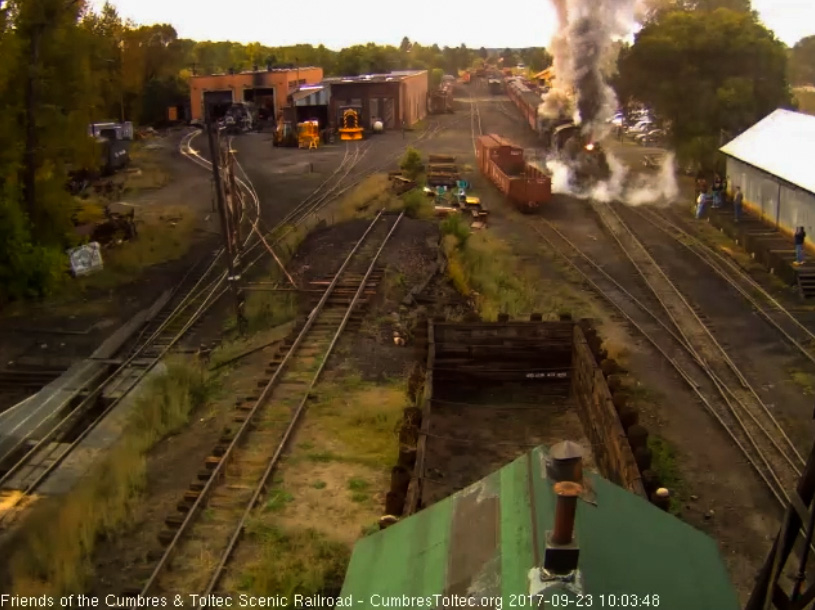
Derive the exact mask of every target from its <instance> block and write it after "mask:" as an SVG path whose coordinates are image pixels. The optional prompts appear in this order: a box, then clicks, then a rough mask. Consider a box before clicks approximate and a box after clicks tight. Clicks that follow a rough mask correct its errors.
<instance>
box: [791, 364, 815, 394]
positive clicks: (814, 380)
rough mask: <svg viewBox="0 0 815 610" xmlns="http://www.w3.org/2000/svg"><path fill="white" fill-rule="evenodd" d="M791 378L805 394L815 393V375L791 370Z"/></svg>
mask: <svg viewBox="0 0 815 610" xmlns="http://www.w3.org/2000/svg"><path fill="white" fill-rule="evenodd" d="M790 378H791V379H792V381H793V383H795V384H796V385H797V386H799V387H800V388H801V390H802V391H803V393H804V395H805V396H812V395H815V375H812V374H811V373H806V372H804V371H798V370H792V371H790Z"/></svg>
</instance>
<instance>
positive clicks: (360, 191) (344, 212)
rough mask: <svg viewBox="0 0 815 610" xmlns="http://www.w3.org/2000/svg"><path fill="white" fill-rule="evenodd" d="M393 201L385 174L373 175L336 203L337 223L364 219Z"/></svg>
mask: <svg viewBox="0 0 815 610" xmlns="http://www.w3.org/2000/svg"><path fill="white" fill-rule="evenodd" d="M393 199H394V196H393V193H392V192H391V190H390V181H389V180H388V176H387V174H373V175H371V176H368V177H367V178H365V180H363V181H362V182H360V183H359V184H358V185H357V186H356V187H355V188H354V189H352V190H351V191H350V192H349V193H348V194H347V195H345V196H344V197H343V198H342V199H341V200H340V202H339V203H338V206H337V208H338V211H337V218H336V220H337V221H338V222H340V221H343V220H350V219H352V218H364V217H366V216H370V215H371V213H373V212H378V211H379V210H380V209H382V208H385V207H388V206H389V204H390V203H391V202H392V200H393Z"/></svg>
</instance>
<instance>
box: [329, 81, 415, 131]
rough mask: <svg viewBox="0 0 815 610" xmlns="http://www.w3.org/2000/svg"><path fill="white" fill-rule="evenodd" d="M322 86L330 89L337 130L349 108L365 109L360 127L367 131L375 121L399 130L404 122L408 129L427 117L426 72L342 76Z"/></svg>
mask: <svg viewBox="0 0 815 610" xmlns="http://www.w3.org/2000/svg"><path fill="white" fill-rule="evenodd" d="M323 84H324V85H329V86H330V87H331V101H330V107H329V116H330V121H331V123H332V125H334V126H338V125H339V124H340V122H341V115H342V108H345V107H348V106H356V107H359V108H361V109H362V110H361V117H360V119H361V122H362V125H361V126H362V127H363V128H365V129H366V130H367V129H371V127H372V126H373V121H374V120H375V119H380V120H382V122H383V124H384V127H385V129H398V128H400V127H401V125H402V122H403V121H404V123H405V125H406V126H408V127H409V126H411V125H414V124H415V123H417V122H418V121H420V120H421V119H423V118H424V117H425V116H427V88H428V73H427V70H408V71H403V72H391V73H390V74H365V75H362V76H339V77H336V78H327V79H325V80H324V81H323Z"/></svg>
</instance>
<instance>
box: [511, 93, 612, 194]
mask: <svg viewBox="0 0 815 610" xmlns="http://www.w3.org/2000/svg"><path fill="white" fill-rule="evenodd" d="M507 95H508V96H509V98H510V100H511V101H512V103H513V104H514V105H515V107H516V108H517V109H518V111H519V112H520V113H521V116H522V117H523V118H524V120H525V121H526V122H527V123H528V124H529V127H530V129H532V130H533V131H534V132H535V133H537V134H538V136H539V138H540V140H541V143H542V145H543V148H544V149H545V150H547V151H549V152H550V153H551V154H553V155H556V156H558V157H560V158H561V159H563V160H564V161H566V162H567V163H568V164H569V166H570V167H571V168H572V170H573V171H572V180H573V184H574V186H577V187H586V186H590V185H591V184H592V183H595V182H598V181H602V180H608V178H609V177H610V176H611V169H610V167H609V165H608V161H607V160H606V155H605V152H604V151H603V149H602V147H601V146H600V145H599V144H598V143H597V142H594V141H593V140H592V138H591V136H587V135H586V134H584V133H583V132H582V130H581V128H580V126H579V125H577V124H575V123H574V121H572V120H571V119H569V118H558V119H546V118H543V117H541V116H540V115H539V114H538V107H539V106H540V105H541V103H542V101H543V100H542V98H541V95H540V94H539V93H535V92H533V91H532V90H531V89H530V88H529V87H527V86H526V85H525V84H524V83H523V82H522V81H521V80H520V79H512V80H510V81H508V83H507Z"/></svg>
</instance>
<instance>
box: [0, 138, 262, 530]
mask: <svg viewBox="0 0 815 610" xmlns="http://www.w3.org/2000/svg"><path fill="white" fill-rule="evenodd" d="M185 144H186V145H188V141H186V142H185V139H182V143H181V152H182V154H184V153H185V149H184V147H185ZM185 156H186V155H185ZM199 165H200V163H199ZM210 167H211V166H210ZM240 184H241V188H243V189H244V191H245V192H246V193H247V194H248V196H249V197H250V198H251V199H252V202H253V204H254V205H253V206H252V207H251V208H248V207H246V206H245V205H244V207H243V212H242V221H243V220H245V219H246V217H247V210H248V209H253V210H254V211H255V218H254V219H253V220H252V225H253V226H255V225H256V224H257V222H258V219H259V200H258V198H257V195H256V193H255V192H254V189H253V188H252V187H251V186H250V185H249V184H247V183H245V182H243V181H241V183H240ZM243 203H244V204H245V202H243ZM251 238H252V235H250V236H249V237H248V238H247V242H248V240H250V239H251ZM223 255H224V250H223V249H222V248H221V249H218V250H216V251H215V252H214V253H212V254H207V255H205V256H203V257H201V258H200V259H199V260H198V261H197V262H196V263H195V264H194V265H193V266H192V267H191V268H190V269H189V270H188V271H187V273H186V274H185V276H184V277H183V278H182V279H181V281H180V282H179V283H178V285H177V286H176V288H175V289H174V290H173V292H172V293H171V294H170V295H169V298H168V299H167V302H166V303H165V304H164V305H163V306H162V307H161V308H160V309H159V310H158V311H157V312H155V315H154V317H153V318H152V319H151V320H150V321H148V323H147V324H146V325H145V326H144V327H143V328H142V329H141V332H140V333H139V334H138V335H137V336H136V337H135V338H134V339H132V340H131V341H130V344H129V345H127V346H125V347H123V348H122V349H120V350H119V357H117V358H114V359H111V360H104V361H100V362H93V363H92V364H91V366H95V368H93V369H90V370H88V372H87V374H85V373H83V377H82V379H81V381H80V380H78V381H77V382H76V384H77V385H79V386H81V387H78V388H76V391H75V392H73V393H72V396H71V397H69V398H67V399H63V400H62V401H61V402H59V403H56V404H48V403H46V406H47V407H48V409H49V410H50V415H49V416H47V417H45V418H43V420H42V421H41V422H39V424H38V425H37V427H36V429H35V430H34V432H35V433H36V432H37V431H38V430H39V431H41V432H40V433H39V435H38V439H37V440H36V441H33V442H32V441H31V440H30V438H29V437H27V436H21V437H20V438H19V439H18V440H17V442H15V443H13V444H7V445H5V446H4V447H2V449H0V467H2V471H0V472H2V474H0V500H2V502H0V504H2V506H3V510H2V512H0V528H3V527H5V526H7V525H9V524H10V522H11V521H12V520H13V518H14V517H15V516H16V515H17V513H18V511H19V508H20V507H21V506H23V505H24V501H25V500H26V499H27V498H30V497H31V496H32V495H33V494H34V493H35V492H36V491H37V489H38V488H39V487H40V486H41V485H42V484H43V483H44V482H45V480H46V479H47V478H48V476H49V475H50V474H51V473H52V472H53V471H54V470H55V469H56V468H57V467H58V466H59V465H60V464H61V463H62V462H63V461H64V460H65V459H66V458H67V457H68V456H69V455H70V454H71V453H72V452H73V450H74V449H76V447H78V446H79V445H80V443H82V441H83V440H84V439H85V438H86V437H87V436H88V434H90V433H91V431H92V430H93V429H94V428H95V427H96V426H97V425H98V424H99V423H100V422H101V421H102V420H103V419H104V418H105V417H107V416H108V415H109V414H110V412H111V411H113V409H115V408H116V407H117V406H118V405H119V404H120V403H121V401H122V400H123V399H124V398H125V397H126V396H127V395H128V393H129V392H130V391H131V390H132V389H133V388H134V387H135V386H136V385H137V384H138V383H139V382H140V381H141V380H142V379H144V377H145V376H146V375H147V374H148V373H149V372H150V371H151V370H153V368H154V367H155V366H156V364H158V362H160V361H161V359H162V358H164V357H165V356H166V355H167V354H168V353H169V352H170V350H172V349H173V348H175V347H176V346H177V345H178V343H179V341H181V339H182V338H183V337H184V336H185V335H186V334H187V333H188V332H189V331H190V330H191V329H192V328H193V327H194V326H195V324H196V323H197V322H198V321H199V320H200V319H201V316H202V315H203V314H204V313H205V312H206V311H207V310H208V308H209V307H210V306H211V305H212V304H213V303H215V302H216V301H217V300H218V299H219V298H220V296H221V295H222V294H223V293H224V292H225V291H226V289H225V288H223V287H222V285H221V282H219V281H218V279H217V278H218V277H219V275H220V276H222V277H223V274H221V273H220V270H219V263H221V262H222V259H223ZM29 400H30V399H27V400H26V401H24V402H23V403H19V404H18V406H16V407H12V408H11V409H8V410H7V411H4V412H3V413H2V415H0V426H3V432H4V433H5V435H6V436H8V437H10V438H13V436H14V434H15V432H16V431H17V430H19V429H21V428H23V427H24V426H25V425H26V424H27V423H28V422H29V420H31V421H36V420H35V419H32V418H35V417H36V416H37V415H38V413H37V410H36V409H31V410H30V412H27V413H26V414H25V415H21V413H22V411H21V408H24V405H25V404H27V403H28V401H29ZM42 408H45V407H42ZM23 429H24V428H23ZM66 438H70V441H69V442H67V443H66V442H63V441H64V439H66Z"/></svg>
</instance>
